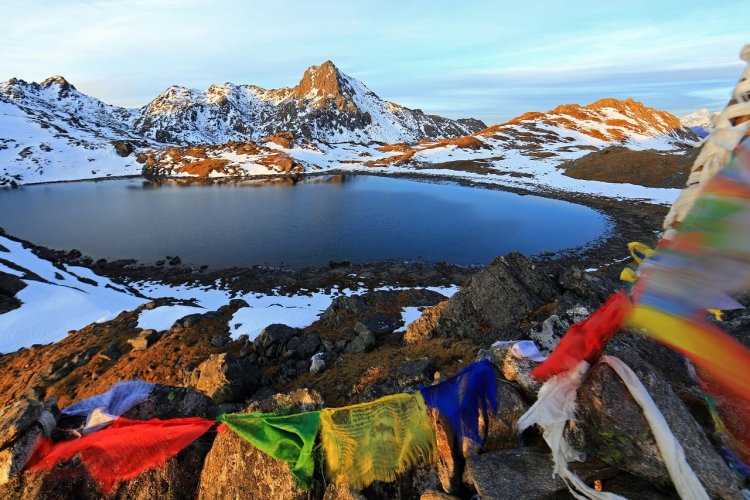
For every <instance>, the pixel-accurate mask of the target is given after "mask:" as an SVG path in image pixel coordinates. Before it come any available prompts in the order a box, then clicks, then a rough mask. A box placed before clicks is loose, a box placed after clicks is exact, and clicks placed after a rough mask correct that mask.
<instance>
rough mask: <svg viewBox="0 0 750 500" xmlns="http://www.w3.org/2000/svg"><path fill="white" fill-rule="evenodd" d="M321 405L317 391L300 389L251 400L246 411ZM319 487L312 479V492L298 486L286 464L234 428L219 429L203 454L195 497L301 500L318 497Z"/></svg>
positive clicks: (305, 408)
mask: <svg viewBox="0 0 750 500" xmlns="http://www.w3.org/2000/svg"><path fill="white" fill-rule="evenodd" d="M322 407H323V400H322V398H321V397H320V395H319V394H318V393H316V392H313V391H308V390H306V389H300V390H296V391H293V392H291V393H288V394H276V395H274V396H271V397H269V398H266V399H264V400H261V401H257V402H253V403H252V404H250V406H248V407H247V408H246V411H247V412H257V411H260V412H273V411H278V410H281V409H283V410H284V411H287V412H291V413H299V412H306V411H314V410H318V409H320V408H322ZM322 490H323V485H322V482H321V481H315V483H314V484H313V489H312V492H309V491H304V490H301V489H299V488H298V487H297V483H296V480H295V477H294V476H293V475H292V473H291V471H290V469H289V464H287V463H286V462H281V461H279V460H276V459H274V458H272V457H270V456H268V455H266V454H265V453H263V452H261V451H260V450H258V449H257V448H255V447H253V446H252V445H251V444H250V443H248V442H247V441H245V440H244V439H243V438H241V437H239V436H238V435H237V434H235V433H234V432H222V433H219V435H218V436H217V437H216V440H215V441H214V444H213V447H212V448H211V451H210V452H209V453H208V456H207V457H206V461H205V464H204V466H203V471H202V473H201V475H200V489H199V491H198V498H199V499H206V500H208V499H214V498H227V499H229V498H234V499H245V498H257V499H261V498H278V499H300V500H302V499H307V498H316V497H318V498H319V496H320V495H322ZM308 495H310V496H309V497H308Z"/></svg>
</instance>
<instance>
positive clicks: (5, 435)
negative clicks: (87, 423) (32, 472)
mask: <svg viewBox="0 0 750 500" xmlns="http://www.w3.org/2000/svg"><path fill="white" fill-rule="evenodd" d="M53 412H54V413H53ZM56 413H57V407H56V406H55V401H54V400H51V401H50V402H49V403H46V404H45V403H41V402H39V401H35V400H33V399H29V398H23V399H21V400H19V401H16V402H15V403H12V404H10V405H7V406H5V407H4V408H2V409H0V484H5V483H7V482H8V481H9V480H10V479H11V478H12V477H14V476H17V475H18V474H19V473H20V472H21V470H23V468H24V466H25V465H26V463H27V462H28V461H29V459H30V458H31V455H32V454H33V453H34V450H35V449H36V447H37V446H38V444H39V442H40V440H41V439H42V437H44V436H45V435H46V436H49V435H50V433H51V432H52V430H53V429H54V428H55V423H56Z"/></svg>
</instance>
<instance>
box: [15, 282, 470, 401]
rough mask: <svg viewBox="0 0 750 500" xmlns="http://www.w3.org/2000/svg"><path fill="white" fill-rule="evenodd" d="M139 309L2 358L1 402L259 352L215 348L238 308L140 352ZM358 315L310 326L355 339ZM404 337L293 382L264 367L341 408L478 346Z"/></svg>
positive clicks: (395, 303) (391, 307)
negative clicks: (411, 342) (371, 388)
mask: <svg viewBox="0 0 750 500" xmlns="http://www.w3.org/2000/svg"><path fill="white" fill-rule="evenodd" d="M412 299H413V297H412V296H410V294H409V291H404V292H399V293H396V294H393V296H392V297H391V298H390V300H383V301H379V303H378V304H377V308H376V309H375V310H368V311H367V313H366V314H371V313H373V312H380V313H384V314H391V315H394V314H400V312H401V308H402V307H403V306H406V305H414V302H413V301H412ZM145 307H149V306H148V305H146V306H145ZM138 312H139V311H133V312H124V313H122V314H120V315H119V316H118V317H117V318H115V319H114V320H112V321H108V322H105V323H101V324H92V325H89V326H87V327H85V328H82V329H81V330H78V331H76V332H71V334H70V335H68V337H67V338H65V339H63V340H62V341H60V342H57V343H54V344H48V345H43V346H36V347H32V348H30V349H22V350H20V351H18V352H15V353H12V354H7V355H4V356H2V357H0V407H2V406H3V405H6V404H8V403H11V402H13V401H15V400H17V399H19V398H21V397H23V396H24V395H26V394H32V395H33V397H34V398H35V399H43V398H49V397H50V396H53V395H55V396H57V397H58V401H59V404H60V406H61V407H62V406H66V405H68V404H70V403H71V402H74V401H77V400H80V399H82V398H86V397H89V396H92V395H95V394H98V393H101V392H104V391H105V390H107V389H108V387H109V386H111V385H112V384H113V383H115V382H118V381H120V380H127V379H132V378H140V379H142V380H145V381H147V382H153V383H161V384H168V385H175V386H185V385H188V381H189V379H190V373H191V371H192V370H193V369H194V368H195V367H196V366H198V365H199V364H200V363H201V362H202V361H205V360H206V359H207V358H208V357H209V356H210V355H212V354H218V353H222V352H228V353H231V354H234V355H239V354H240V353H241V352H243V351H244V352H245V353H249V352H252V350H253V347H252V344H245V342H244V341H234V342H230V343H228V344H226V345H225V346H223V347H212V346H211V344H210V341H211V339H213V338H214V337H216V336H222V335H228V321H229V320H230V318H231V316H232V314H233V312H234V310H233V309H232V308H229V307H224V308H221V309H219V310H218V311H217V312H215V313H208V314H205V315H203V316H201V317H200V319H199V320H198V321H196V322H195V323H194V324H190V325H189V326H180V325H177V326H173V327H172V328H171V329H169V330H167V331H166V332H164V333H163V335H162V336H161V338H160V339H159V340H158V341H156V342H155V343H154V344H153V345H151V346H150V347H148V348H146V349H143V350H136V351H134V350H132V347H131V346H130V345H129V344H128V342H127V340H128V339H130V338H134V337H136V336H137V335H138V334H139V333H140V331H141V330H140V329H139V328H137V327H136V322H137V318H138ZM359 317H361V315H359V316H357V315H351V316H348V317H345V318H343V319H342V320H341V321H340V322H337V323H336V324H331V323H328V322H326V321H323V320H319V321H317V322H315V323H313V324H312V325H310V326H309V327H308V328H306V329H305V331H306V332H310V333H312V332H315V333H317V334H319V335H320V337H321V338H323V339H329V340H334V341H335V340H340V339H343V338H347V337H352V336H354V331H353V328H354V324H355V323H356V321H357V320H358V318H359ZM178 323H180V322H178ZM402 338H403V337H402V335H401V334H392V335H387V336H385V337H382V338H379V339H378V346H377V348H376V349H375V350H374V351H371V352H369V353H364V352H363V353H358V354H352V353H344V354H343V355H341V358H340V359H339V360H338V361H336V362H335V363H334V364H333V365H331V366H329V368H327V369H326V370H325V371H323V372H322V373H320V374H317V375H304V376H302V377H300V378H298V379H297V380H292V381H291V382H290V383H289V381H286V380H284V379H283V378H281V377H279V376H278V375H279V373H280V371H281V365H280V364H277V363H271V364H269V365H266V366H264V367H263V369H262V371H263V373H264V374H266V375H268V376H270V377H271V379H272V380H274V384H273V387H274V389H277V390H287V389H291V388H295V387H312V388H315V389H317V390H319V391H320V392H321V393H322V394H323V396H324V397H325V399H326V402H327V404H332V405H343V404H346V403H347V402H356V401H358V398H361V397H362V396H363V394H361V392H357V387H360V388H361V387H362V386H363V384H367V383H368V381H370V382H372V381H376V380H379V379H383V378H385V377H386V376H388V375H392V374H393V373H395V371H396V370H397V368H398V367H399V366H401V365H402V364H403V363H405V362H407V361H410V360H418V359H425V358H429V359H431V360H432V361H433V362H434V363H435V365H436V367H437V369H438V370H440V371H443V372H444V373H453V372H455V371H457V370H458V369H459V368H460V366H462V364H465V363H466V362H468V361H470V360H471V361H473V360H474V359H475V357H476V352H477V349H478V347H477V346H476V345H475V344H474V343H472V342H469V341H463V342H452V343H445V344H442V343H441V342H440V341H438V340H435V341H428V342H424V343H422V344H421V345H417V346H408V347H406V346H405V345H404V342H403V340H402ZM113 345H114V346H117V349H118V350H119V351H120V353H121V354H120V356H119V357H117V358H116V359H111V360H110V359H106V358H105V357H103V356H102V355H101V353H103V352H104V351H106V350H107V349H109V348H110V347H111V346H113ZM66 366H67V367H66ZM50 375H51V376H52V377H51V378H50ZM58 375H59V378H58Z"/></svg>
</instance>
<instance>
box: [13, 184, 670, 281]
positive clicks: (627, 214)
mask: <svg viewBox="0 0 750 500" xmlns="http://www.w3.org/2000/svg"><path fill="white" fill-rule="evenodd" d="M344 174H345V172H338V173H335V172H331V171H327V172H321V173H312V174H305V176H306V177H308V176H309V177H321V176H331V175H344ZM346 175H357V174H351V173H346ZM368 175H375V176H382V177H395V178H403V179H410V180H416V181H420V182H429V183H450V184H458V185H462V186H467V187H472V188H477V189H491V190H498V191H506V192H512V193H515V194H519V195H533V196H539V197H543V198H550V199H556V200H560V201H566V202H570V203H575V204H578V205H583V206H586V207H589V208H592V209H593V210H595V211H597V212H598V213H600V214H601V215H602V216H604V217H605V218H606V220H607V224H608V228H607V230H606V231H605V232H604V233H603V234H602V235H600V236H599V237H598V238H597V239H596V240H594V241H591V242H589V243H588V244H587V245H585V246H581V247H577V248H569V249H564V250H561V251H557V252H545V253H541V254H538V255H532V256H530V257H531V258H532V259H533V260H534V261H535V262H537V263H538V264H539V265H541V266H542V267H543V268H545V269H549V270H550V272H552V271H553V270H554V269H556V268H559V267H561V266H576V267H579V268H581V269H596V270H597V271H598V272H599V273H600V274H605V273H606V274H611V275H612V276H616V275H617V274H619V268H620V267H621V265H620V264H619V263H618V261H619V260H621V259H622V257H623V256H626V255H627V243H628V242H629V241H633V240H641V241H644V242H645V243H650V242H652V241H653V240H655V239H656V238H657V235H658V232H659V231H660V228H661V220H662V219H663V217H664V215H665V214H666V211H667V208H666V207H664V206H661V205H654V204H650V203H645V202H638V201H632V200H619V199H612V198H605V197H601V196H592V195H585V194H577V193H570V192H565V191H550V192H544V193H541V192H539V191H531V190H524V189H520V188H509V187H507V186H498V185H496V184H491V183H480V182H474V181H467V180H465V179H456V178H446V177H445V176H435V175H429V174H411V173H408V174H404V173H394V174H382V173H379V172H372V173H371V174H368ZM139 177H141V176H135V177H128V178H139ZM273 178H283V177H282V176H273ZM287 178H288V176H287ZM144 179H145V178H144ZM102 180H111V178H107V179H92V180H90V181H89V182H101V181H102ZM147 180H148V179H147ZM184 180H187V179H183V178H176V179H175V178H170V179H167V180H166V181H167V182H171V181H177V182H182V181H184ZM243 180H250V179H243ZM256 180H257V179H256ZM189 181H190V182H189V183H190V184H192V183H196V181H197V183H206V181H205V180H201V179H189ZM63 182H69V181H63ZM70 182H79V181H70ZM152 182H158V181H153V180H152ZM219 182H241V180H239V179H232V180H225V179H219ZM208 183H211V184H213V183H214V182H213V181H209V182H208ZM22 241H23V240H22ZM25 243H29V242H25ZM31 246H33V247H35V248H37V249H41V251H44V252H45V254H46V255H47V256H48V257H50V256H54V260H56V261H58V262H60V263H65V264H72V265H84V266H86V267H91V268H92V269H93V270H94V271H95V272H97V273H99V274H103V275H106V276H108V277H110V278H114V279H117V280H121V281H123V282H134V281H154V280H156V281H162V282H165V283H170V284H187V283H192V284H195V283H198V284H201V285H205V286H215V284H216V283H217V280H218V281H219V282H221V283H223V284H225V286H229V287H231V288H233V289H236V290H241V291H251V290H252V291H259V292H261V291H266V292H267V291H270V290H272V289H274V288H280V289H281V290H283V292H284V293H298V292H299V291H300V290H302V291H304V290H317V289H331V288H332V287H336V286H338V287H340V288H345V287H349V288H352V289H353V288H357V287H358V286H361V285H362V284H363V283H364V284H365V285H366V286H367V287H370V288H372V287H375V286H382V285H393V286H399V285H402V286H418V285H421V286H432V285H445V284H460V283H462V282H463V281H464V280H465V279H466V278H468V277H469V276H471V275H472V274H474V273H475V272H476V271H477V270H479V269H481V268H483V267H485V265H470V266H465V265H456V264H452V263H447V262H425V261H418V260H416V261H394V260H391V261H381V262H369V263H350V262H347V261H342V262H331V263H330V264H329V265H327V266H326V265H322V266H309V267H301V268H291V267H280V266H279V267H274V266H251V267H230V268H223V269H213V268H212V269H206V268H197V267H191V266H184V265H180V264H179V263H177V264H176V265H169V264H168V263H164V265H161V266H157V265H153V264H148V263H142V262H138V261H136V260H133V259H126V260H122V259H120V260H111V261H107V260H104V259H100V260H97V261H94V260H93V259H91V258H88V257H86V256H84V255H81V254H80V252H77V251H76V250H72V249H55V250H52V249H47V248H44V247H40V246H37V245H33V244H32V245H31Z"/></svg>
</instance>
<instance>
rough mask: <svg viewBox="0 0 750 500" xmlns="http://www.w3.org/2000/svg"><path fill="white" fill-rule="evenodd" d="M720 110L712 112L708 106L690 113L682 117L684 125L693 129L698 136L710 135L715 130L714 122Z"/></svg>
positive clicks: (681, 120) (681, 121)
mask: <svg viewBox="0 0 750 500" xmlns="http://www.w3.org/2000/svg"><path fill="white" fill-rule="evenodd" d="M718 114H719V113H718V111H714V112H711V111H709V110H708V108H701V109H699V110H697V111H693V112H692V113H690V114H687V115H685V116H681V117H680V123H681V124H682V126H683V127H685V128H689V129H690V130H692V131H693V132H694V133H695V134H696V135H697V136H698V137H708V134H710V133H711V131H712V130H713V122H714V118H716V115H718Z"/></svg>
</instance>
